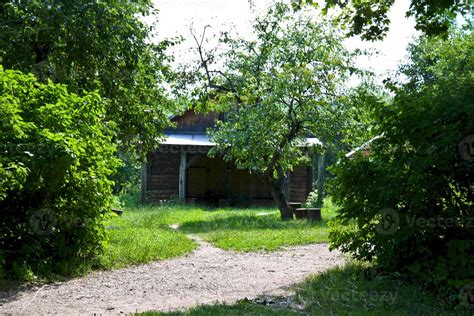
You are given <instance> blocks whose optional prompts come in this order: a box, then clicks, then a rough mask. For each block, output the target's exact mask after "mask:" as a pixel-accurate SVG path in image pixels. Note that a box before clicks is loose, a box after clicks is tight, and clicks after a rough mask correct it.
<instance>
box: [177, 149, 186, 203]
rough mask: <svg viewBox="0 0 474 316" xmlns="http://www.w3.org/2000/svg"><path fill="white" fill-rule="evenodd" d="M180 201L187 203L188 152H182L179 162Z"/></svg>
mask: <svg viewBox="0 0 474 316" xmlns="http://www.w3.org/2000/svg"><path fill="white" fill-rule="evenodd" d="M179 201H180V202H181V203H184V202H186V152H185V151H182V152H181V159H180V161H179Z"/></svg>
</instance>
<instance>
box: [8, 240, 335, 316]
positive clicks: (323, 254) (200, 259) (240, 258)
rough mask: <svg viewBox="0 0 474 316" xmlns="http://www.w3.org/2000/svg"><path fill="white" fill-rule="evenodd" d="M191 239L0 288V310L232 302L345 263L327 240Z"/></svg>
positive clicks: (76, 310)
mask: <svg viewBox="0 0 474 316" xmlns="http://www.w3.org/2000/svg"><path fill="white" fill-rule="evenodd" d="M193 238H195V239H196V240H197V241H198V242H199V245H200V246H199V248H198V249H196V250H195V251H194V252H193V253H191V254H189V255H187V256H184V257H180V258H177V259H171V260H165V261H157V262H153V263H150V264H145V265H140V266H136V267H130V268H126V269H120V270H114V271H104V272H96V273H92V274H90V275H88V276H87V277H84V278H79V279H74V280H70V281H67V282H63V283H54V284H48V285H43V286H38V287H35V288H30V289H16V290H10V291H3V292H2V291H0V313H13V314H26V315H31V314H60V315H64V314H93V313H98V314H106V313H113V314H118V313H132V312H137V311H138V312H142V311H150V310H161V311H168V310H177V309H184V308H189V307H192V306H196V305H200V304H209V303H216V302H217V301H219V302H226V303H233V302H235V301H237V300H239V299H243V298H249V299H253V298H255V297H257V296H259V295H288V294H289V293H290V292H291V286H292V285H294V284H295V283H297V282H300V281H302V280H304V278H305V277H307V276H308V275H310V274H313V273H317V272H321V271H324V270H327V269H329V268H332V267H334V266H336V265H340V264H342V263H343V258H342V257H341V255H340V254H339V253H337V252H329V250H328V247H327V245H325V244H313V245H306V246H297V247H290V248H286V249H284V250H282V251H278V252H271V253H264V252H261V253H238V252H232V251H224V250H221V249H218V248H215V247H213V246H211V245H210V244H208V243H206V242H203V241H202V240H200V239H198V238H196V237H193Z"/></svg>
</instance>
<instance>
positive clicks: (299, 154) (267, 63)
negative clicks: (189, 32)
mask: <svg viewBox="0 0 474 316" xmlns="http://www.w3.org/2000/svg"><path fill="white" fill-rule="evenodd" d="M291 11H292V10H291V7H289V6H288V5H286V4H282V3H277V4H276V5H275V6H274V8H271V9H270V10H269V11H268V13H267V14H266V15H265V16H263V17H261V18H257V19H256V20H255V23H254V25H253V30H254V36H255V39H254V40H244V39H240V38H233V37H232V36H230V35H229V34H228V33H224V34H223V36H222V38H221V39H220V41H221V43H222V44H224V45H227V46H228V49H225V52H224V53H222V54H219V55H217V54H214V53H213V52H214V51H208V50H206V49H205V47H204V45H203V43H204V35H205V33H204V34H203V37H201V38H198V37H197V36H195V39H196V43H197V52H198V55H199V57H200V58H199V59H200V60H199V69H200V75H201V76H200V77H199V79H200V80H198V82H197V83H195V85H196V84H197V86H198V88H197V91H198V95H199V97H201V100H202V99H204V102H205V104H206V106H207V107H216V108H218V109H219V110H223V111H227V112H228V114H227V116H226V120H225V121H223V122H218V124H217V125H216V128H215V129H214V130H212V131H211V135H212V137H213V139H214V141H215V142H216V143H217V145H216V147H215V148H214V151H213V153H214V154H216V153H222V154H223V156H224V158H225V159H227V160H231V161H234V162H235V163H236V164H238V165H240V166H242V167H244V168H246V169H248V170H250V172H252V173H253V174H255V175H256V176H258V177H259V178H260V179H261V180H262V181H263V182H264V183H265V184H266V186H267V187H268V189H269V190H270V192H271V195H272V197H273V199H274V200H275V202H276V203H277V206H278V208H279V209H280V212H281V217H282V219H284V220H286V219H290V218H292V212H291V209H290V208H289V205H288V201H287V198H286V196H285V194H284V190H283V188H284V185H283V183H284V178H285V175H286V174H287V173H288V172H289V171H291V170H292V169H293V168H294V167H295V166H296V165H298V164H301V163H304V162H305V160H306V161H307V158H305V157H307V154H308V151H307V147H310V146H309V145H308V144H306V143H305V139H306V138H307V137H309V136H313V137H318V138H319V139H321V140H325V141H326V142H330V140H331V139H332V138H333V137H334V135H335V134H336V133H337V131H338V128H339V127H340V126H342V122H341V121H342V118H343V112H344V101H345V98H346V97H347V94H346V88H345V83H346V79H347V78H348V76H349V75H350V73H351V72H357V71H356V69H355V68H354V67H353V66H352V57H353V54H352V53H349V52H348V51H347V50H346V49H344V47H343V46H342V44H341V41H342V39H341V37H340V36H339V35H338V34H337V32H336V31H335V30H336V29H337V28H336V26H335V25H333V24H331V23H329V22H327V21H322V22H315V21H314V16H312V15H311V12H301V13H299V14H292V12H291ZM219 67H220V68H219ZM203 91H204V92H203Z"/></svg>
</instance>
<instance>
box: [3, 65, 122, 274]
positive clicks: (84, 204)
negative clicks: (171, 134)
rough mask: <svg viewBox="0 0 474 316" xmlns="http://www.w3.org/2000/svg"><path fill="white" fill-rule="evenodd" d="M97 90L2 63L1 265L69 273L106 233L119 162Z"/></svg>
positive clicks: (98, 245) (16, 271)
mask: <svg viewBox="0 0 474 316" xmlns="http://www.w3.org/2000/svg"><path fill="white" fill-rule="evenodd" d="M104 113H105V104H104V102H103V101H102V99H101V97H100V96H99V95H98V94H97V93H95V92H91V93H84V95H83V96H79V95H76V94H71V93H68V91H67V88H66V86H64V85H58V84H53V83H51V82H49V83H47V84H42V83H39V82H37V81H36V79H35V77H34V76H33V75H25V74H23V73H21V72H18V71H12V70H4V69H3V68H1V66H0V145H1V148H0V258H1V259H2V262H0V271H2V270H3V271H4V273H7V272H10V271H12V272H13V273H14V274H16V276H18V277H28V276H33V275H34V274H38V273H39V274H49V273H69V272H70V271H71V269H72V268H73V267H74V266H77V263H80V262H84V261H85V260H87V259H88V258H91V257H92V256H94V255H95V254H97V253H98V252H99V251H100V250H101V249H102V245H103V241H104V228H103V225H102V224H101V220H102V218H103V217H104V215H105V214H106V213H107V212H108V209H109V203H110V201H111V186H112V184H113V183H112V182H111V181H110V180H108V177H109V176H110V175H111V174H112V172H113V171H114V170H115V168H116V167H117V164H118V162H117V159H116V158H114V157H115V146H114V145H112V143H111V135H110V132H109V131H108V127H107V126H108V125H107V124H104V122H103V118H104Z"/></svg>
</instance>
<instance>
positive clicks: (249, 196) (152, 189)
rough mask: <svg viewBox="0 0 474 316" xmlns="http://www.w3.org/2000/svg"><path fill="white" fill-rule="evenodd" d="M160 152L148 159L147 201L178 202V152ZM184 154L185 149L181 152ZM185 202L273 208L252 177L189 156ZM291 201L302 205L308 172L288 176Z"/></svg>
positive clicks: (220, 162)
mask: <svg viewBox="0 0 474 316" xmlns="http://www.w3.org/2000/svg"><path fill="white" fill-rule="evenodd" d="M174 147H175V149H174V150H163V151H162V152H157V153H155V154H152V155H149V163H148V177H147V193H146V196H147V200H148V201H151V202H159V201H160V200H169V199H170V198H173V197H175V198H177V196H178V193H179V163H180V151H179V150H176V148H179V147H177V146H174ZM182 150H186V148H184V147H183V148H182ZM187 160H188V164H189V165H188V167H187V170H186V190H185V192H186V199H187V200H189V199H196V200H198V201H203V202H207V203H219V201H220V200H228V201H229V202H230V203H231V204H240V205H252V204H264V205H269V204H272V203H273V201H272V198H271V195H270V192H269V191H268V190H267V189H266V187H265V185H264V184H263V183H262V182H261V181H260V179H258V178H257V177H256V176H255V175H252V174H250V173H249V172H248V171H247V170H241V169H237V168H236V166H235V165H234V164H233V163H228V162H225V161H223V160H222V159H220V158H209V157H207V156H206V155H205V154H188V156H187ZM289 182H290V190H289V191H290V201H292V202H303V201H305V200H306V197H307V195H308V193H309V192H310V190H311V172H310V169H309V168H307V167H297V168H295V170H294V171H293V172H292V173H291V175H290V181H289Z"/></svg>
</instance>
